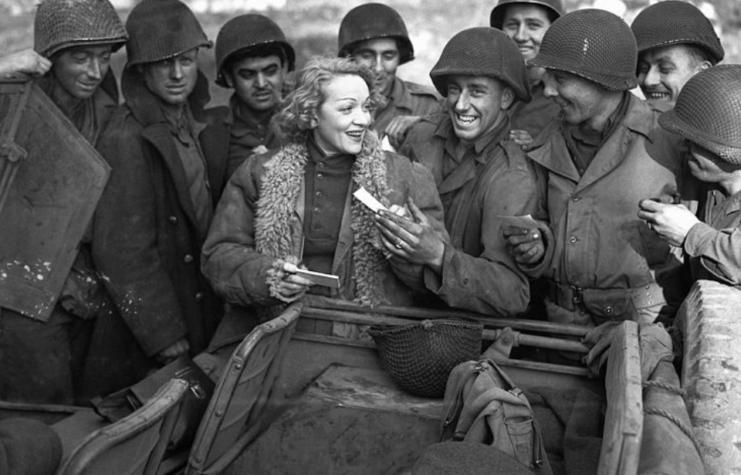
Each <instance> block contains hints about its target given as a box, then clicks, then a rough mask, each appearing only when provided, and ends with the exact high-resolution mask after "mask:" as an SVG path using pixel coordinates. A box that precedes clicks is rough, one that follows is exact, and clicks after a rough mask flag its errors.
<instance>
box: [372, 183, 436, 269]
mask: <svg viewBox="0 0 741 475" xmlns="http://www.w3.org/2000/svg"><path fill="white" fill-rule="evenodd" d="M407 205H408V208H409V211H410V213H411V216H410V218H411V219H409V218H407V217H403V216H399V215H397V214H394V213H391V212H388V211H379V212H378V214H376V223H377V225H378V229H379V230H380V231H381V242H382V244H383V246H384V248H385V249H386V252H388V253H389V254H391V255H393V256H396V257H399V258H402V259H405V260H406V261H409V262H411V263H413V264H424V265H428V266H430V267H431V268H432V269H433V270H435V271H436V272H440V270H441V269H442V264H443V254H444V253H445V236H446V235H444V234H443V233H441V232H440V231H439V229H440V225H439V223H436V222H435V220H434V218H428V217H427V215H425V214H424V213H423V212H422V211H421V210H420V209H419V208H418V207H417V206H416V205H415V204H414V201H413V200H412V199H411V198H409V201H408V203H407Z"/></svg>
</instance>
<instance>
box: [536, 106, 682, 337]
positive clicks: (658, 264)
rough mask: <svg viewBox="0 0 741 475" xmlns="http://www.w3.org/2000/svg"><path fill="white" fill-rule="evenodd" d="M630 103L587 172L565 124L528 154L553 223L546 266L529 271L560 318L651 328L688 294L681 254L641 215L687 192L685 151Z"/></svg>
mask: <svg viewBox="0 0 741 475" xmlns="http://www.w3.org/2000/svg"><path fill="white" fill-rule="evenodd" d="M629 101H630V103H629V105H628V110H627V112H626V114H625V116H624V117H623V119H622V121H621V122H620V123H619V124H618V125H617V126H616V128H615V131H614V132H613V133H612V135H611V136H610V137H608V138H607V139H606V141H605V143H604V144H603V145H602V147H601V148H600V149H599V150H598V151H597V154H596V156H595V157H594V159H593V160H592V161H591V163H590V164H589V166H588V168H587V169H586V171H585V173H584V175H582V176H579V173H578V172H577V169H576V166H575V164H574V161H573V160H572V157H571V154H570V152H569V150H568V148H567V145H566V142H565V140H564V138H563V136H562V130H561V123H554V124H552V125H551V126H550V127H549V128H547V129H545V130H544V132H543V134H542V135H541V137H540V140H539V142H540V146H539V147H538V148H536V149H535V150H533V151H532V152H530V153H529V155H530V157H531V158H532V160H533V161H534V162H535V164H536V171H537V172H538V175H539V178H540V179H539V187H540V196H541V200H542V203H543V206H544V207H545V208H546V210H547V216H548V219H549V221H550V223H549V227H548V228H545V229H544V231H546V232H545V233H544V235H545V237H546V240H547V243H546V254H545V257H544V259H543V261H542V262H541V263H540V264H539V265H537V266H535V267H531V268H525V270H526V271H527V272H528V273H529V274H530V275H531V276H533V277H540V276H543V277H545V278H546V279H547V280H548V281H549V292H548V297H549V298H550V301H551V302H552V303H553V304H555V306H556V307H560V309H559V308H556V307H553V310H554V311H549V317H550V318H551V319H553V320H557V321H565V322H569V323H580V324H594V323H600V322H601V321H604V320H613V319H632V320H638V321H641V322H645V323H650V322H652V321H653V320H654V319H655V318H656V317H657V316H658V315H659V314H662V315H668V316H671V315H673V314H674V313H675V312H676V310H677V308H678V306H679V304H680V303H681V301H682V299H683V298H684V293H685V292H684V291H685V289H684V287H683V285H682V283H681V272H680V268H681V264H682V263H681V256H679V253H678V252H677V249H676V248H673V247H672V246H670V245H669V244H667V243H666V242H665V241H663V240H662V239H660V238H659V236H658V235H657V234H656V233H654V232H653V231H652V230H651V229H649V228H648V226H647V225H646V223H645V222H644V221H642V220H640V219H638V217H637V213H638V202H639V201H640V200H642V199H644V198H655V199H661V200H663V201H664V202H668V201H671V198H672V196H673V195H674V194H676V193H677V190H679V189H681V186H680V185H681V181H682V178H681V177H682V176H683V173H684V167H683V156H682V153H681V150H682V148H681V146H680V142H679V139H678V137H677V136H675V135H672V134H669V133H667V132H665V131H663V130H662V129H661V128H660V127H659V126H658V122H657V118H658V115H659V114H658V112H657V111H655V110H652V109H651V107H650V106H649V105H648V104H647V103H645V102H644V101H642V100H640V99H638V98H637V97H635V96H633V95H630V96H629ZM551 232H552V233H551ZM562 310H563V311H562Z"/></svg>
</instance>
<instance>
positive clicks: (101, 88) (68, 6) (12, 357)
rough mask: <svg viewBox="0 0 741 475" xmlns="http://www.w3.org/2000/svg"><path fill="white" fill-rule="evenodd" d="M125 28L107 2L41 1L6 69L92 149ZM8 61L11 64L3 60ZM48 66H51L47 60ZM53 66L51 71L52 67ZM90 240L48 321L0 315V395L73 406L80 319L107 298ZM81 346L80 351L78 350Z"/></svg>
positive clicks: (109, 101) (110, 98)
mask: <svg viewBox="0 0 741 475" xmlns="http://www.w3.org/2000/svg"><path fill="white" fill-rule="evenodd" d="M127 37H128V36H127V34H126V30H125V29H124V26H123V24H122V23H121V20H120V18H119V17H118V14H117V13H116V11H115V9H114V8H113V6H112V5H111V4H110V3H109V2H108V1H107V0H77V1H73V2H71V1H68V0H45V1H43V2H41V3H40V4H39V6H38V10H37V12H36V16H35V18H34V50H35V52H36V53H37V55H38V56H37V55H34V54H31V53H30V52H22V53H20V54H19V55H16V56H14V58H15V59H14V60H13V61H12V62H13V65H12V66H11V67H10V68H9V69H8V71H9V72H11V71H15V72H26V73H35V74H39V73H41V72H42V71H43V70H44V69H48V73H46V74H45V75H44V76H43V77H40V78H38V79H36V81H37V84H38V85H39V86H40V87H41V89H42V90H43V91H44V92H45V93H46V94H47V95H48V96H49V97H50V98H51V100H52V101H53V102H54V104H55V105H56V106H57V107H58V108H59V109H60V110H61V111H62V113H64V115H65V116H66V117H67V118H68V119H69V120H70V121H71V122H72V124H73V125H74V126H75V128H76V129H77V130H78V131H79V132H80V133H81V134H82V135H83V136H84V138H85V139H87V141H88V142H90V143H91V144H95V143H96V141H97V139H98V137H99V135H100V132H101V130H102V129H103V128H104V127H105V125H106V124H107V122H108V120H109V119H110V117H111V115H112V113H113V111H114V110H115V107H116V99H117V97H118V95H117V89H116V82H115V78H114V77H113V74H112V72H111V71H110V69H109V61H110V57H111V53H113V52H114V51H116V50H118V49H119V48H120V47H121V46H123V44H124V43H125V42H126V38H127ZM8 61H9V62H10V60H8ZM47 61H48V62H47ZM49 66H50V68H49ZM89 241H90V237H89V236H86V237H85V238H83V243H82V244H81V246H80V251H79V253H78V255H77V258H76V260H75V262H74V264H73V265H72V271H71V272H70V273H69V275H68V277H67V280H66V282H65V284H64V288H63V290H62V293H61V295H60V296H59V297H58V300H57V304H56V305H55V307H54V309H53V311H52V314H51V317H50V318H49V320H48V321H47V322H46V323H42V322H40V321H36V320H32V319H31V318H29V317H27V316H24V315H22V314H20V313H17V312H15V311H12V310H10V309H6V308H3V309H1V310H0V311H1V312H2V316H1V317H0V366H2V368H3V370H2V371H0V398H2V399H6V400H20V401H26V402H40V403H64V404H70V403H72V402H73V399H74V391H73V377H74V376H75V375H74V372H75V371H76V368H75V367H76V366H77V365H78V364H79V363H80V361H77V358H76V356H78V353H77V351H78V350H79V351H82V352H84V348H81V347H84V346H86V344H85V343H80V344H79V345H77V344H74V343H73V341H75V340H76V337H77V336H78V333H80V330H81V329H82V328H81V327H87V325H86V323H85V322H83V320H81V319H90V318H93V317H95V316H97V315H98V313H99V312H100V310H101V307H102V305H103V301H104V295H103V294H102V290H101V288H100V287H101V284H100V283H99V281H98V279H97V275H96V272H95V271H94V270H93V268H92V264H91V261H90V255H89ZM78 346H79V347H80V348H78Z"/></svg>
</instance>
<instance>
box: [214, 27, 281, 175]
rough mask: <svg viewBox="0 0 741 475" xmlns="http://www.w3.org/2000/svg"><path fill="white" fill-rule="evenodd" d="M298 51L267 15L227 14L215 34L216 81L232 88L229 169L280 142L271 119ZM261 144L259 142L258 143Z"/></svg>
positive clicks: (227, 112) (225, 111) (223, 110)
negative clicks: (224, 21)
mask: <svg viewBox="0 0 741 475" xmlns="http://www.w3.org/2000/svg"><path fill="white" fill-rule="evenodd" d="M295 62H296V53H295V52H294V50H293V47H292V46H291V45H290V44H289V43H288V41H287V40H286V37H285V35H284V34H283V31H282V30H281V29H280V27H278V25H276V24H275V22H273V20H271V19H270V18H268V17H265V16H263V15H257V14H247V15H241V16H238V17H236V18H232V19H231V20H229V21H228V22H227V23H226V24H225V25H224V26H223V27H222V28H221V31H219V35H218V36H217V37H216V68H217V77H216V84H218V85H219V86H222V87H228V88H232V89H234V95H232V97H231V99H230V101H229V108H224V107H222V108H217V109H214V110H212V111H211V112H212V113H216V114H220V115H223V116H225V119H224V120H225V123H226V124H227V126H229V128H230V130H231V136H230V141H229V163H230V170H229V175H231V172H232V171H233V170H234V169H235V168H236V167H237V166H239V164H240V163H242V161H244V160H245V159H246V158H247V157H248V156H250V155H251V154H253V153H256V152H262V151H267V150H268V149H273V148H276V147H278V146H280V145H281V143H280V140H279V139H278V137H277V135H276V134H275V132H274V130H273V129H272V127H271V125H270V120H271V119H272V117H273V114H275V112H276V110H277V109H278V106H279V104H280V101H281V99H282V98H283V94H284V92H285V89H286V86H287V84H286V79H287V75H288V73H289V72H290V71H293V69H294V66H295ZM258 147H259V148H258Z"/></svg>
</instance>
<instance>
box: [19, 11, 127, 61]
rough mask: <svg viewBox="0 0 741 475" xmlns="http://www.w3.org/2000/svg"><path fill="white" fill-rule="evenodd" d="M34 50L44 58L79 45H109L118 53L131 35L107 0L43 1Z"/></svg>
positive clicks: (36, 19)
mask: <svg viewBox="0 0 741 475" xmlns="http://www.w3.org/2000/svg"><path fill="white" fill-rule="evenodd" d="M33 35H34V38H33V40H34V46H33V48H34V50H35V51H36V52H37V53H39V54H40V55H42V56H46V57H51V56H52V55H53V54H54V53H56V52H58V51H60V50H62V49H65V48H69V47H70V46H77V45H83V44H84V45H107V44H110V45H111V46H112V47H113V50H114V51H116V50H118V49H119V48H120V47H121V46H123V45H124V43H126V39H127V38H128V35H127V34H126V29H124V26H123V23H121V19H120V18H119V16H118V13H116V9H115V8H113V5H111V3H110V2H109V1H108V0H43V1H42V2H41V3H40V4H39V6H38V10H37V11H36V16H35V18H34V25H33Z"/></svg>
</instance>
